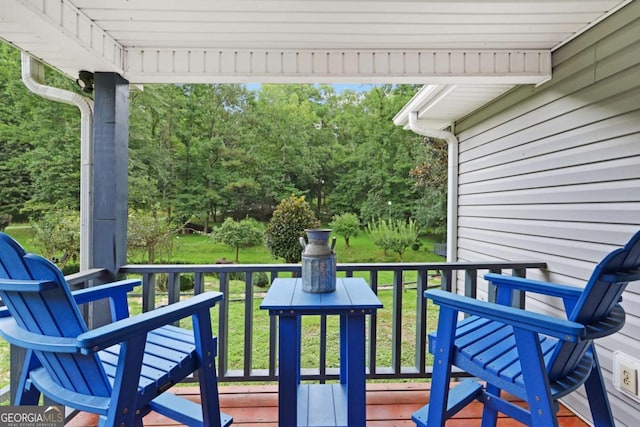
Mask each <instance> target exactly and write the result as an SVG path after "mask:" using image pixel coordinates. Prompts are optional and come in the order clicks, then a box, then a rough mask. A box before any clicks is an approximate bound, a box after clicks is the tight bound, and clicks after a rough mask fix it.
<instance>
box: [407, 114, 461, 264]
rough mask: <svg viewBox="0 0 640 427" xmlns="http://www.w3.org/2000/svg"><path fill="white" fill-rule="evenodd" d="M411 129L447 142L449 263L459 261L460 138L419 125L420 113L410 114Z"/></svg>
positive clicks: (419, 133)
mask: <svg viewBox="0 0 640 427" xmlns="http://www.w3.org/2000/svg"><path fill="white" fill-rule="evenodd" d="M408 116H409V129H411V130H412V131H413V132H414V133H417V134H418V135H422V136H428V137H430V138H437V139H444V140H445V141H447V146H448V156H447V159H448V160H447V163H448V166H447V175H448V178H447V183H448V184H447V185H448V187H447V262H456V261H457V260H458V138H457V137H456V136H455V135H454V134H453V133H451V132H447V131H444V130H440V129H433V128H428V127H423V126H420V125H419V124H418V112H417V111H412V112H410V113H409V115H408Z"/></svg>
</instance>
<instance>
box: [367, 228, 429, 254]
mask: <svg viewBox="0 0 640 427" xmlns="http://www.w3.org/2000/svg"><path fill="white" fill-rule="evenodd" d="M367 229H368V232H369V235H370V236H371V241H372V242H373V244H374V245H376V246H378V247H379V248H381V249H382V250H384V253H385V254H387V253H388V252H389V251H391V252H395V253H397V254H398V256H399V257H400V262H402V255H403V254H404V252H405V251H406V250H407V248H408V247H410V246H411V245H413V244H414V243H415V242H416V240H418V229H417V227H416V223H415V221H413V220H411V219H410V220H409V221H406V222H405V221H403V220H393V219H391V218H389V219H387V220H384V219H380V220H378V221H377V222H376V221H372V222H371V223H370V224H369V225H368V226H367Z"/></svg>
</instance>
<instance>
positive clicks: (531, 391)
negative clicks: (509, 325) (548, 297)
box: [513, 327, 558, 427]
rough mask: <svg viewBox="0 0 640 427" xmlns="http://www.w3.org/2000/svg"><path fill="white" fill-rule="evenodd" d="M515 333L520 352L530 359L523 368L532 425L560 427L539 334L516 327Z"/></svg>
mask: <svg viewBox="0 0 640 427" xmlns="http://www.w3.org/2000/svg"><path fill="white" fill-rule="evenodd" d="M513 332H514V335H515V337H516V345H517V347H518V352H519V353H520V354H526V355H528V357H529V358H528V359H527V361H526V363H522V364H521V366H522V375H523V377H524V383H525V384H526V386H525V388H526V390H527V403H528V404H529V411H530V413H531V423H532V425H534V426H536V427H538V426H539V427H558V418H557V416H556V415H557V412H558V410H557V405H556V403H555V401H554V400H553V397H552V396H551V392H550V388H551V387H550V385H549V379H548V377H547V373H546V370H545V365H544V357H543V355H542V351H541V349H540V341H539V340H538V334H536V333H534V332H530V331H526V330H523V329H520V328H515V327H514V328H513Z"/></svg>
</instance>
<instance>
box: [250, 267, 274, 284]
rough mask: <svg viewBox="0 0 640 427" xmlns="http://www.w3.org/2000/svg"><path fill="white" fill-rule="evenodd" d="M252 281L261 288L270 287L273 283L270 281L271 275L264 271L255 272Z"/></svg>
mask: <svg viewBox="0 0 640 427" xmlns="http://www.w3.org/2000/svg"><path fill="white" fill-rule="evenodd" d="M251 281H252V282H251V283H253V286H257V287H259V288H268V287H269V285H270V284H271V283H270V282H269V276H268V275H267V273H265V272H264V271H259V272H257V273H253V276H252V279H251Z"/></svg>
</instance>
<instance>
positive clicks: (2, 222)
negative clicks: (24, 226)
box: [0, 213, 13, 231]
mask: <svg viewBox="0 0 640 427" xmlns="http://www.w3.org/2000/svg"><path fill="white" fill-rule="evenodd" d="M12 219H13V217H12V216H11V215H9V214H8V213H0V231H4V229H5V228H7V227H8V226H9V224H11V220H12Z"/></svg>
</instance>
